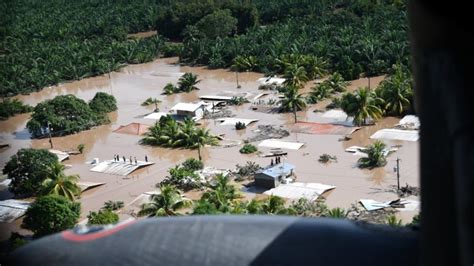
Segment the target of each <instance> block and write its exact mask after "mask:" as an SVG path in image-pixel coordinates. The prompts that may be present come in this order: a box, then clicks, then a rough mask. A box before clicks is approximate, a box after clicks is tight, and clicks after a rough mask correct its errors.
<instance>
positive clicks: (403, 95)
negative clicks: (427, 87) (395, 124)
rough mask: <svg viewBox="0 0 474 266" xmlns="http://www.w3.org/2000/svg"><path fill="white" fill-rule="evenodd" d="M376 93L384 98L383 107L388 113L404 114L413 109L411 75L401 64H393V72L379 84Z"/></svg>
mask: <svg viewBox="0 0 474 266" xmlns="http://www.w3.org/2000/svg"><path fill="white" fill-rule="evenodd" d="M375 93H376V94H377V95H378V96H379V97H380V98H381V99H382V100H383V104H382V106H381V107H382V108H383V110H385V112H386V113H387V114H391V115H404V114H406V113H408V112H410V111H413V110H412V106H413V88H412V80H411V75H410V73H409V72H408V70H407V69H405V68H404V67H403V66H401V65H394V66H393V74H391V75H389V76H388V78H386V79H385V80H383V81H382V82H381V83H380V84H379V86H378V87H377V89H376V90H375Z"/></svg>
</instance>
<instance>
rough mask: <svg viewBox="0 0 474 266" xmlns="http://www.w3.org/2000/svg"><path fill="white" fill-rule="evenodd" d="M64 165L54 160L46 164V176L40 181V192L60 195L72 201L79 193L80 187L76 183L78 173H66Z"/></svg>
mask: <svg viewBox="0 0 474 266" xmlns="http://www.w3.org/2000/svg"><path fill="white" fill-rule="evenodd" d="M64 169H65V167H64V165H62V164H61V163H60V162H58V161H56V162H54V163H52V164H51V165H49V166H47V169H46V171H47V178H46V179H45V180H44V181H43V183H42V185H41V186H42V188H41V194H43V195H48V194H54V195H60V196H63V197H65V198H67V199H68V200H70V201H74V199H75V198H76V196H79V195H80V193H81V188H80V187H79V186H78V185H77V182H78V181H79V176H78V175H66V174H65V173H64Z"/></svg>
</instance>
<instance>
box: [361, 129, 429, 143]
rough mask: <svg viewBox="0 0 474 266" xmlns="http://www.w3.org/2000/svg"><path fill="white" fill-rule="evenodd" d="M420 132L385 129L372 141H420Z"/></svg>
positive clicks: (376, 134)
mask: <svg viewBox="0 0 474 266" xmlns="http://www.w3.org/2000/svg"><path fill="white" fill-rule="evenodd" d="M419 137H420V136H419V134H418V130H403V129H394V128H385V129H381V130H379V131H377V132H375V133H374V134H373V135H372V136H370V138H371V139H389V140H405V141H418V139H419Z"/></svg>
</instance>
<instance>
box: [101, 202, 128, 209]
mask: <svg viewBox="0 0 474 266" xmlns="http://www.w3.org/2000/svg"><path fill="white" fill-rule="evenodd" d="M123 206H124V203H123V201H113V200H108V201H106V202H104V207H102V209H103V210H111V211H116V210H119V209H121V208H123Z"/></svg>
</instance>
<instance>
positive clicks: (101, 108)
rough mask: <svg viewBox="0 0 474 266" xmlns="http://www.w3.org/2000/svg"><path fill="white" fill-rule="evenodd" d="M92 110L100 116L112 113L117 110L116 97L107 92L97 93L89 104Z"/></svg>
mask: <svg viewBox="0 0 474 266" xmlns="http://www.w3.org/2000/svg"><path fill="white" fill-rule="evenodd" d="M89 106H90V108H91V109H92V110H93V111H95V112H96V113H99V114H105V113H110V112H113V111H116V110H117V101H116V100H115V97H114V96H112V95H110V94H107V93H105V92H97V93H96V94H95V96H94V98H92V100H91V101H90V102H89Z"/></svg>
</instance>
